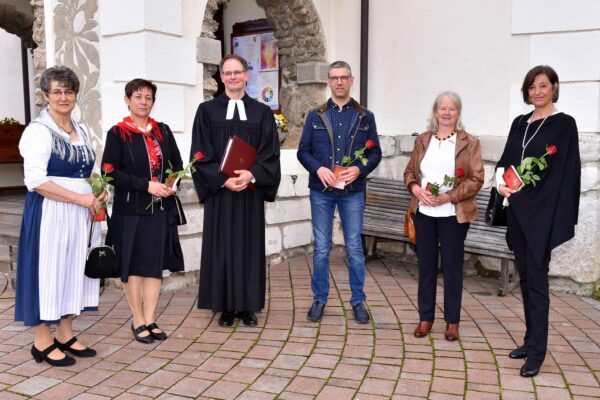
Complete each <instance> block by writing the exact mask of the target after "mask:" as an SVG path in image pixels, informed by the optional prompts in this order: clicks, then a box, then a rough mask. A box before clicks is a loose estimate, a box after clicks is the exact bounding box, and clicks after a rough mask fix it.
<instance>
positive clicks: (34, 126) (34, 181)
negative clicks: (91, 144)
mask: <svg viewBox="0 0 600 400" xmlns="http://www.w3.org/2000/svg"><path fill="white" fill-rule="evenodd" d="M79 126H80V127H81V128H82V129H85V128H83V126H82V125H79ZM57 131H58V128H57ZM59 134H60V135H64V136H65V137H66V138H68V137H69V135H68V134H67V133H64V132H60V131H59ZM86 134H87V132H86ZM78 135H79V132H78ZM71 144H72V145H73V146H84V145H85V143H84V141H83V140H81V137H80V138H79V140H78V141H76V142H72V143H71ZM19 152H20V153H21V156H22V157H23V160H24V161H23V173H24V176H25V179H24V181H25V186H27V189H28V190H29V191H30V192H31V191H33V190H34V189H35V188H37V187H38V186H40V185H43V184H44V183H46V182H48V181H49V180H50V178H48V161H49V160H50V155H51V153H52V133H50V131H49V130H48V128H47V127H46V126H44V125H43V124H40V123H31V124H29V125H28V126H27V128H25V131H24V132H23V135H22V136H21V140H20V141H19Z"/></svg>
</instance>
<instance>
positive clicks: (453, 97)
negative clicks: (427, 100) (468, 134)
mask: <svg viewBox="0 0 600 400" xmlns="http://www.w3.org/2000/svg"><path fill="white" fill-rule="evenodd" d="M446 97H447V98H449V99H450V101H451V102H452V103H453V104H454V106H455V107H456V110H457V111H458V120H456V126H455V127H454V129H456V130H459V131H462V130H464V129H465V125H464V124H463V122H462V119H461V116H462V101H461V100H460V96H459V95H458V94H456V93H455V92H452V91H450V90H447V91H445V92H442V93H440V94H438V95H437V97H436V98H435V101H434V102H433V107H432V109H431V115H430V117H429V120H428V122H429V123H428V124H427V130H428V131H430V132H437V131H438V129H439V128H440V124H439V123H438V120H437V117H436V115H435V114H436V112H437V109H438V107H439V106H440V103H441V102H442V100H444V98H446Z"/></svg>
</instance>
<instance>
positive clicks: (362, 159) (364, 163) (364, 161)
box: [360, 157, 369, 167]
mask: <svg viewBox="0 0 600 400" xmlns="http://www.w3.org/2000/svg"><path fill="white" fill-rule="evenodd" d="M360 162H361V163H362V165H364V166H365V167H366V166H367V163H368V162H369V160H367V159H366V158H364V157H363V158H361V159H360Z"/></svg>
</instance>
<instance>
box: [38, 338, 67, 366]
mask: <svg viewBox="0 0 600 400" xmlns="http://www.w3.org/2000/svg"><path fill="white" fill-rule="evenodd" d="M57 348H58V346H57V345H56V343H54V344H51V345H50V346H48V347H46V349H45V350H42V351H40V350H38V349H37V348H36V347H35V344H34V345H33V346H31V355H32V356H33V359H34V360H35V362H37V363H41V362H42V361H46V362H47V363H48V364H50V365H52V366H53V367H68V366H71V365H73V364H75V359H74V358H73V357H70V356H68V355H66V354H65V356H64V357H63V358H61V359H59V360H53V359H52V358H50V357H48V354H50V353H52V352H53V351H54V349H57Z"/></svg>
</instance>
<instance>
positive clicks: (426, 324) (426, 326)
mask: <svg viewBox="0 0 600 400" xmlns="http://www.w3.org/2000/svg"><path fill="white" fill-rule="evenodd" d="M432 326H433V321H419V325H417V328H416V329H415V332H414V335H415V337H418V338H422V337H425V336H427V333H428V332H429V331H430V330H431V327H432Z"/></svg>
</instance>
